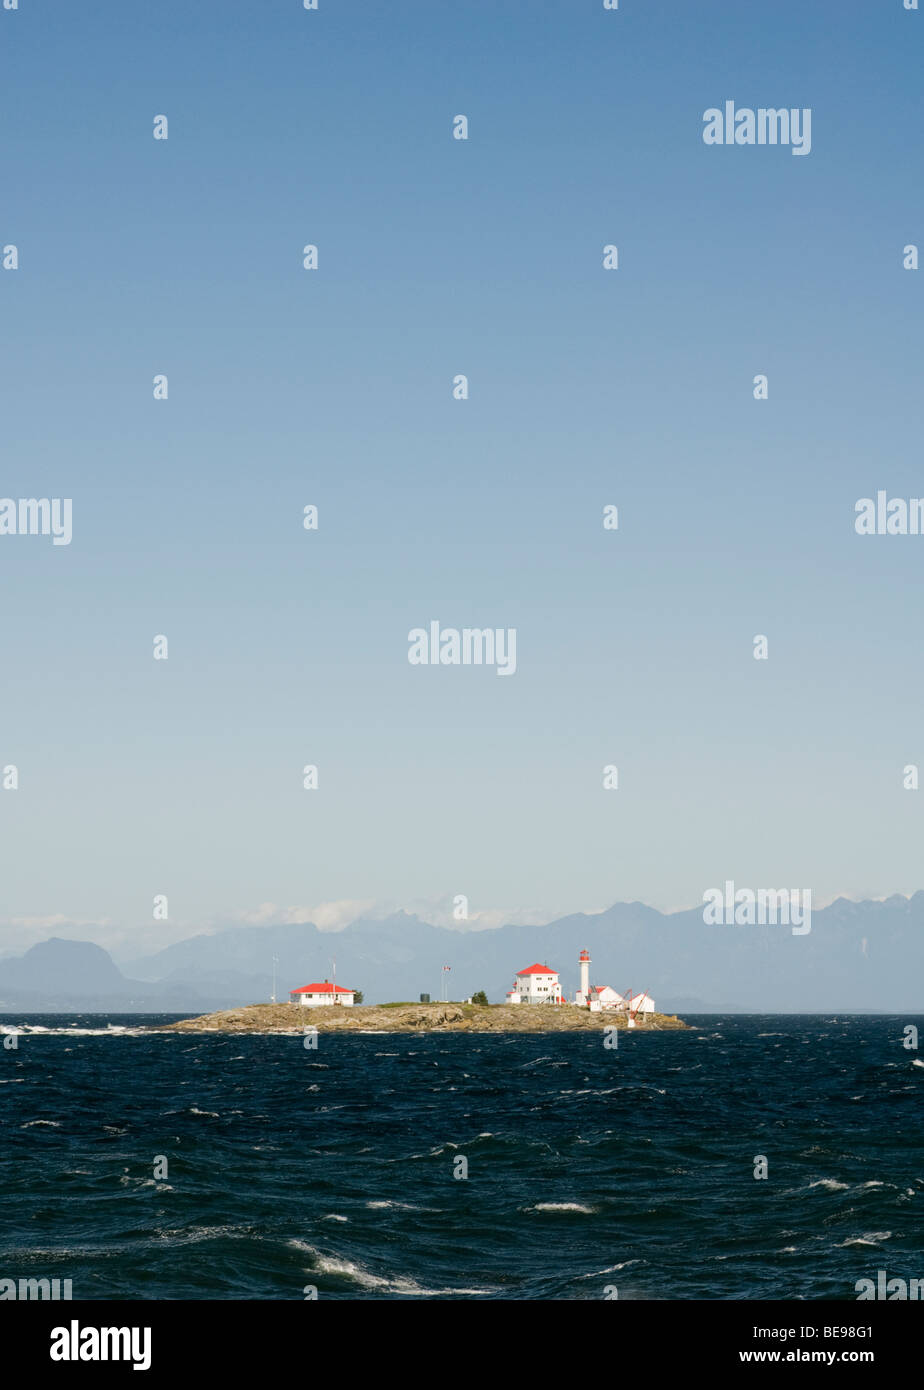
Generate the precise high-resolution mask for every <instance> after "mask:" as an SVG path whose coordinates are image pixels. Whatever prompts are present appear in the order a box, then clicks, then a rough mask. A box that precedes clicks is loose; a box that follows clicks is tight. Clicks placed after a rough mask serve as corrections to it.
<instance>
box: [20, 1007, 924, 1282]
mask: <svg viewBox="0 0 924 1390" xmlns="http://www.w3.org/2000/svg"><path fill="white" fill-rule="evenodd" d="M165 1021H169V1020H165V1019H163V1018H160V1019H152V1018H148V1019H144V1020H139V1018H138V1017H137V1016H131V1017H127V1016H122V1017H121V1018H115V1017H113V1018H112V1019H111V1022H113V1023H115V1024H116V1025H119V1027H120V1028H124V1029H125V1031H117V1030H113V1029H109V1030H108V1032H105V1033H104V1035H100V1031H99V1030H100V1029H105V1023H106V1019H104V1018H100V1017H99V1016H93V1017H87V1016H84V1017H76V1016H73V1015H72V1016H68V1017H61V1018H56V1017H51V1016H49V1015H40V1016H39V1015H36V1016H33V1017H32V1018H31V1019H29V1018H26V1019H24V1018H22V1017H20V1016H12V1015H6V1016H4V1017H3V1018H2V1019H0V1025H2V1026H4V1027H10V1026H12V1025H17V1026H22V1025H24V1024H25V1025H29V1026H33V1027H36V1028H38V1029H40V1030H51V1031H31V1032H25V1033H23V1034H22V1035H20V1036H19V1038H18V1047H17V1048H16V1049H15V1050H11V1049H10V1050H7V1049H4V1050H3V1051H2V1052H0V1132H2V1162H3V1180H2V1184H0V1277H14V1278H18V1277H25V1276H31V1277H35V1278H39V1277H45V1278H56V1277H57V1278H60V1279H70V1280H71V1281H72V1287H73V1297H74V1298H75V1299H84V1298H88V1299H104V1298H116V1299H131V1298H146V1299H205V1298H209V1299H240V1298H257V1299H296V1300H297V1299H303V1298H304V1297H305V1291H306V1289H310V1288H312V1287H313V1288H316V1289H317V1292H318V1297H319V1298H325V1299H329V1298H336V1299H355V1298H363V1299H482V1300H484V1299H518V1300H527V1299H601V1298H604V1297H606V1296H607V1293H606V1291H607V1289H609V1290H612V1289H613V1288H616V1289H618V1297H619V1299H621V1300H624V1299H771V1298H772V1299H776V1298H787V1299H818V1298H833V1299H849V1300H853V1299H855V1298H856V1293H855V1290H854V1285H855V1282H856V1281H857V1280H858V1279H860V1278H864V1277H875V1273H876V1270H877V1269H882V1268H884V1269H886V1270H887V1271H888V1274H889V1276H890V1277H892V1276H895V1275H900V1276H903V1277H905V1278H918V1277H922V1276H924V1250H922V1244H924V1243H922V1218H921V1213H922V1208H924V1127H922V1123H921V1110H922V1101H924V1059H921V1060H919V1058H921V1054H919V1053H918V1052H916V1051H909V1050H906V1049H905V1048H904V1046H903V1045H902V1044H903V1038H904V1028H905V1026H906V1025H907V1024H908V1023H915V1024H916V1025H917V1026H918V1028H919V1029H921V1033H922V1039H924V1019H921V1018H918V1019H908V1018H901V1019H898V1018H882V1017H856V1016H854V1017H850V1016H848V1017H831V1018H829V1017H807V1016H776V1017H755V1016H749V1017H741V1016H735V1017H717V1016H714V1015H710V1016H699V1017H693V1016H691V1017H690V1018H689V1020H688V1021H690V1022H691V1023H693V1024H695V1025H696V1027H695V1029H694V1030H692V1031H690V1032H684V1033H668V1032H664V1033H645V1032H644V1031H643V1030H641V1029H639V1030H638V1031H637V1032H636V1033H634V1034H631V1035H627V1034H624V1033H623V1034H621V1035H620V1038H619V1047H618V1049H617V1050H615V1051H610V1050H607V1049H605V1048H604V1047H603V1045H602V1039H601V1037H600V1036H598V1035H595V1034H589V1033H580V1034H556V1033H551V1034H547V1035H543V1036H509V1035H508V1036H476V1035H459V1034H455V1035H452V1034H450V1035H439V1034H429V1035H425V1036H420V1037H416V1036H407V1035H396V1034H365V1035H350V1036H344V1035H339V1036H330V1037H325V1036H324V1035H323V1034H321V1035H320V1038H319V1046H318V1050H317V1051H310V1050H306V1049H305V1047H304V1046H303V1040H302V1039H301V1038H300V1037H291V1038H287V1037H255V1036H249V1037H221V1036H214V1035H213V1036H204V1035H194V1034H187V1035H181V1034H174V1035H170V1034H164V1033H156V1034H149V1035H144V1034H140V1033H139V1032H138V1031H137V1029H138V1026H139V1023H144V1024H146V1025H148V1026H157V1025H158V1024H160V1025H162V1024H163V1023H164V1022H165ZM74 1024H76V1025H77V1026H71V1025H74ZM158 1155H162V1156H163V1157H164V1158H166V1161H167V1173H166V1175H164V1176H161V1177H158V1176H155V1163H156V1161H157V1156H158ZM756 1155H764V1156H765V1157H766V1159H767V1163H768V1176H767V1178H766V1180H756V1179H755V1177H754V1163H755V1156H756ZM461 1158H464V1159H465V1160H467V1174H468V1175H467V1177H465V1178H461V1177H455V1176H454V1172H456V1171H459V1170H460V1169H461V1168H462V1166H463V1165H460V1164H459V1163H458V1160H459V1159H461ZM609 1296H612V1293H611V1292H610V1295H609Z"/></svg>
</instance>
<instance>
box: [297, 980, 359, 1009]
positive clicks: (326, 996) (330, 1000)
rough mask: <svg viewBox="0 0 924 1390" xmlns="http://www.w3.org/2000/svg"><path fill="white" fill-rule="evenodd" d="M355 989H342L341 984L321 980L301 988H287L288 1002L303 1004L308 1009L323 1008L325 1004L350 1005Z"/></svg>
mask: <svg viewBox="0 0 924 1390" xmlns="http://www.w3.org/2000/svg"><path fill="white" fill-rule="evenodd" d="M355 993H356V991H355V989H344V987H343V985H332V984H331V982H330V980H322V981H321V982H320V984H319V983H317V982H315V983H314V984H312V985H302V987H301V989H290V990H289V1003H290V1004H303V1005H304V1006H305V1007H306V1008H309V1009H318V1008H323V1007H324V1005H326V1004H347V1005H352V1003H353V996H354V995H355Z"/></svg>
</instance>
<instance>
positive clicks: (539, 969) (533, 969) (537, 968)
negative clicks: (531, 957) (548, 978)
mask: <svg viewBox="0 0 924 1390" xmlns="http://www.w3.org/2000/svg"><path fill="white" fill-rule="evenodd" d="M557 974H558V971H557V970H550V969H549V967H548V966H547V965H531V966H530V967H529V968H528V969H527V970H518V971H517V979H519V978H520V976H521V975H557Z"/></svg>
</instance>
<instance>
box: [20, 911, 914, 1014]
mask: <svg viewBox="0 0 924 1390" xmlns="http://www.w3.org/2000/svg"><path fill="white" fill-rule="evenodd" d="M585 946H586V947H587V948H588V949H589V951H590V953H591V957H592V960H593V965H592V966H591V982H592V983H596V984H609V985H612V986H613V987H614V988H615V989H618V990H620V991H624V990H626V989H627V988H629V987H631V988H633V989H635V990H642V989H647V990H648V991H649V992H650V993H651V994H652V996H653V997H654V1000H655V1003H656V1005H657V1007H658V1009H659V1010H661V1011H662V1012H680V1013H683V1012H686V1013H709V1012H719V1013H730V1012H734V1013H741V1012H743V1013H790V1012H792V1013H819V1012H837V1011H839V1012H843V1013H847V1012H870V1011H873V1012H882V1013H896V1012H908V1013H914V1012H924V892H918V893H915V894H914V896H913V897H911V898H903V897H900V896H895V897H892V898H888V899H887V900H886V901H884V902H859V903H855V902H849V901H848V900H847V899H844V898H839V899H838V900H837V902H835V903H832V904H831V906H830V907H827V908H823V909H821V910H820V911H816V912H814V913H813V915H812V930H811V932H810V933H809V934H808V935H805V936H793V935H792V934H791V932H790V930H789V928H788V927H785V926H776V927H770V926H767V927H755V926H707V925H706V924H705V923H704V922H703V914H702V909H701V908H692V909H690V910H689V911H686V912H675V913H670V914H665V913H661V912H657V911H655V910H654V908H650V907H645V906H644V905H643V904H641V903H617V904H616V905H615V906H613V907H611V908H608V909H607V911H606V912H602V913H598V914H594V915H587V914H584V913H577V914H575V915H573V916H569V917H562V918H559V919H558V920H557V921H554V922H550V923H549V924H548V925H546V926H541V927H530V926H516V925H511V926H505V927H499V928H497V929H496V930H493V931H477V932H460V931H451V930H448V929H447V928H445V927H436V926H433V925H431V924H430V923H428V922H424V921H421V920H420V918H418V917H416V916H412V915H410V914H408V913H404V912H399V913H397V914H396V915H394V916H392V917H388V918H385V919H382V920H370V919H364V918H360V919H358V920H357V921H355V922H353V923H351V925H350V926H348V927H346V928H344V929H343V930H342V931H339V932H336V933H331V932H325V931H320V930H319V929H318V928H317V927H316V926H314V925H313V924H311V923H305V924H299V925H285V926H272V925H269V926H261V927H229V928H227V929H226V930H223V931H219V932H215V933H213V934H211V935H203V936H194V937H190V938H189V939H188V940H186V941H181V942H178V943H177V944H175V945H173V946H168V947H166V948H165V949H164V950H162V951H159V952H157V953H156V954H155V955H150V956H144V957H139V958H138V959H136V960H133V961H130V962H126V963H125V969H126V970H127V971H128V972H129V974H128V975H126V974H124V973H123V971H122V970H120V969H119V967H118V966H117V965H116V964H115V962H114V961H113V960H112V958H111V956H109V954H108V953H107V952H106V951H104V950H103V949H102V948H101V947H99V946H96V945H93V944H92V943H90V942H86V941H64V940H61V939H59V938H52V939H50V940H48V941H43V942H41V943H40V944H39V945H37V946H33V947H32V948H31V950H29V951H27V952H26V953H25V955H23V956H20V957H18V958H15V959H5V960H0V1012H5V1013H10V1012H16V1011H18V1010H19V1011H22V1012H57V1011H61V1010H73V1011H80V1012H87V1013H89V1012H108V1013H123V1012H143V1013H204V1012H207V1011H209V1010H212V1009H224V1008H234V1007H237V1006H238V1005H241V1004H250V1003H258V1002H261V1001H264V1000H267V999H269V997H270V994H271V992H272V961H273V956H276V958H277V961H278V964H277V997H278V998H279V999H285V998H286V997H287V994H288V991H289V990H290V989H294V988H296V987H298V986H299V985H304V984H308V983H309V982H311V981H313V980H317V979H322V980H323V979H329V978H331V976H332V973H333V966H332V964H331V958H332V957H336V972H337V980H338V982H339V983H341V984H344V985H347V986H348V987H350V988H353V989H361V990H362V991H363V993H364V996H365V1000H366V1002H367V1003H370V1004H374V1003H382V1002H384V1001H386V1000H398V999H402V1000H416V999H417V998H418V996H419V995H420V994H421V993H422V992H427V993H429V994H430V995H431V996H432V997H433V998H434V999H438V998H439V997H440V991H441V989H442V979H443V975H442V967H443V966H444V965H449V966H451V973H450V974H449V975H448V976H447V979H448V981H449V985H448V993H449V997H450V998H455V999H462V998H465V997H467V996H468V995H470V994H471V993H473V991H475V990H478V989H483V990H485V991H486V992H487V995H488V998H489V999H491V1000H493V1001H495V1002H500V1001H501V1000H502V999H503V997H504V995H505V993H506V991H507V990H508V989H509V988H510V987H511V984H512V983H513V976H514V974H515V973H516V971H517V970H519V969H522V968H523V967H524V966H527V965H531V964H532V963H533V962H534V961H541V962H543V963H545V964H548V965H550V966H551V967H552V968H553V969H556V970H558V971H560V972H561V977H562V984H563V986H564V988H565V992H566V994H567V995H569V996H570V995H572V994H573V992H574V990H575V989H576V988H577V985H578V965H577V959H578V953H579V952H580V950H581V949H582V948H583V947H585Z"/></svg>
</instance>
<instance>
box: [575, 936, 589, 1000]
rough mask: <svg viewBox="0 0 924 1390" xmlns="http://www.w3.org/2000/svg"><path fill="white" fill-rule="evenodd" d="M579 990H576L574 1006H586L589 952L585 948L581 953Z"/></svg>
mask: <svg viewBox="0 0 924 1390" xmlns="http://www.w3.org/2000/svg"><path fill="white" fill-rule="evenodd" d="M580 965H581V988H580V989H579V990H578V995H577V998H576V999H575V1001H574V1002H575V1003H576V1004H586V1003H587V1002H588V998H589V996H590V952H589V951H588V950H587V949H586V948H585V949H584V950H583V951H582V952H581V957H580Z"/></svg>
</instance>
